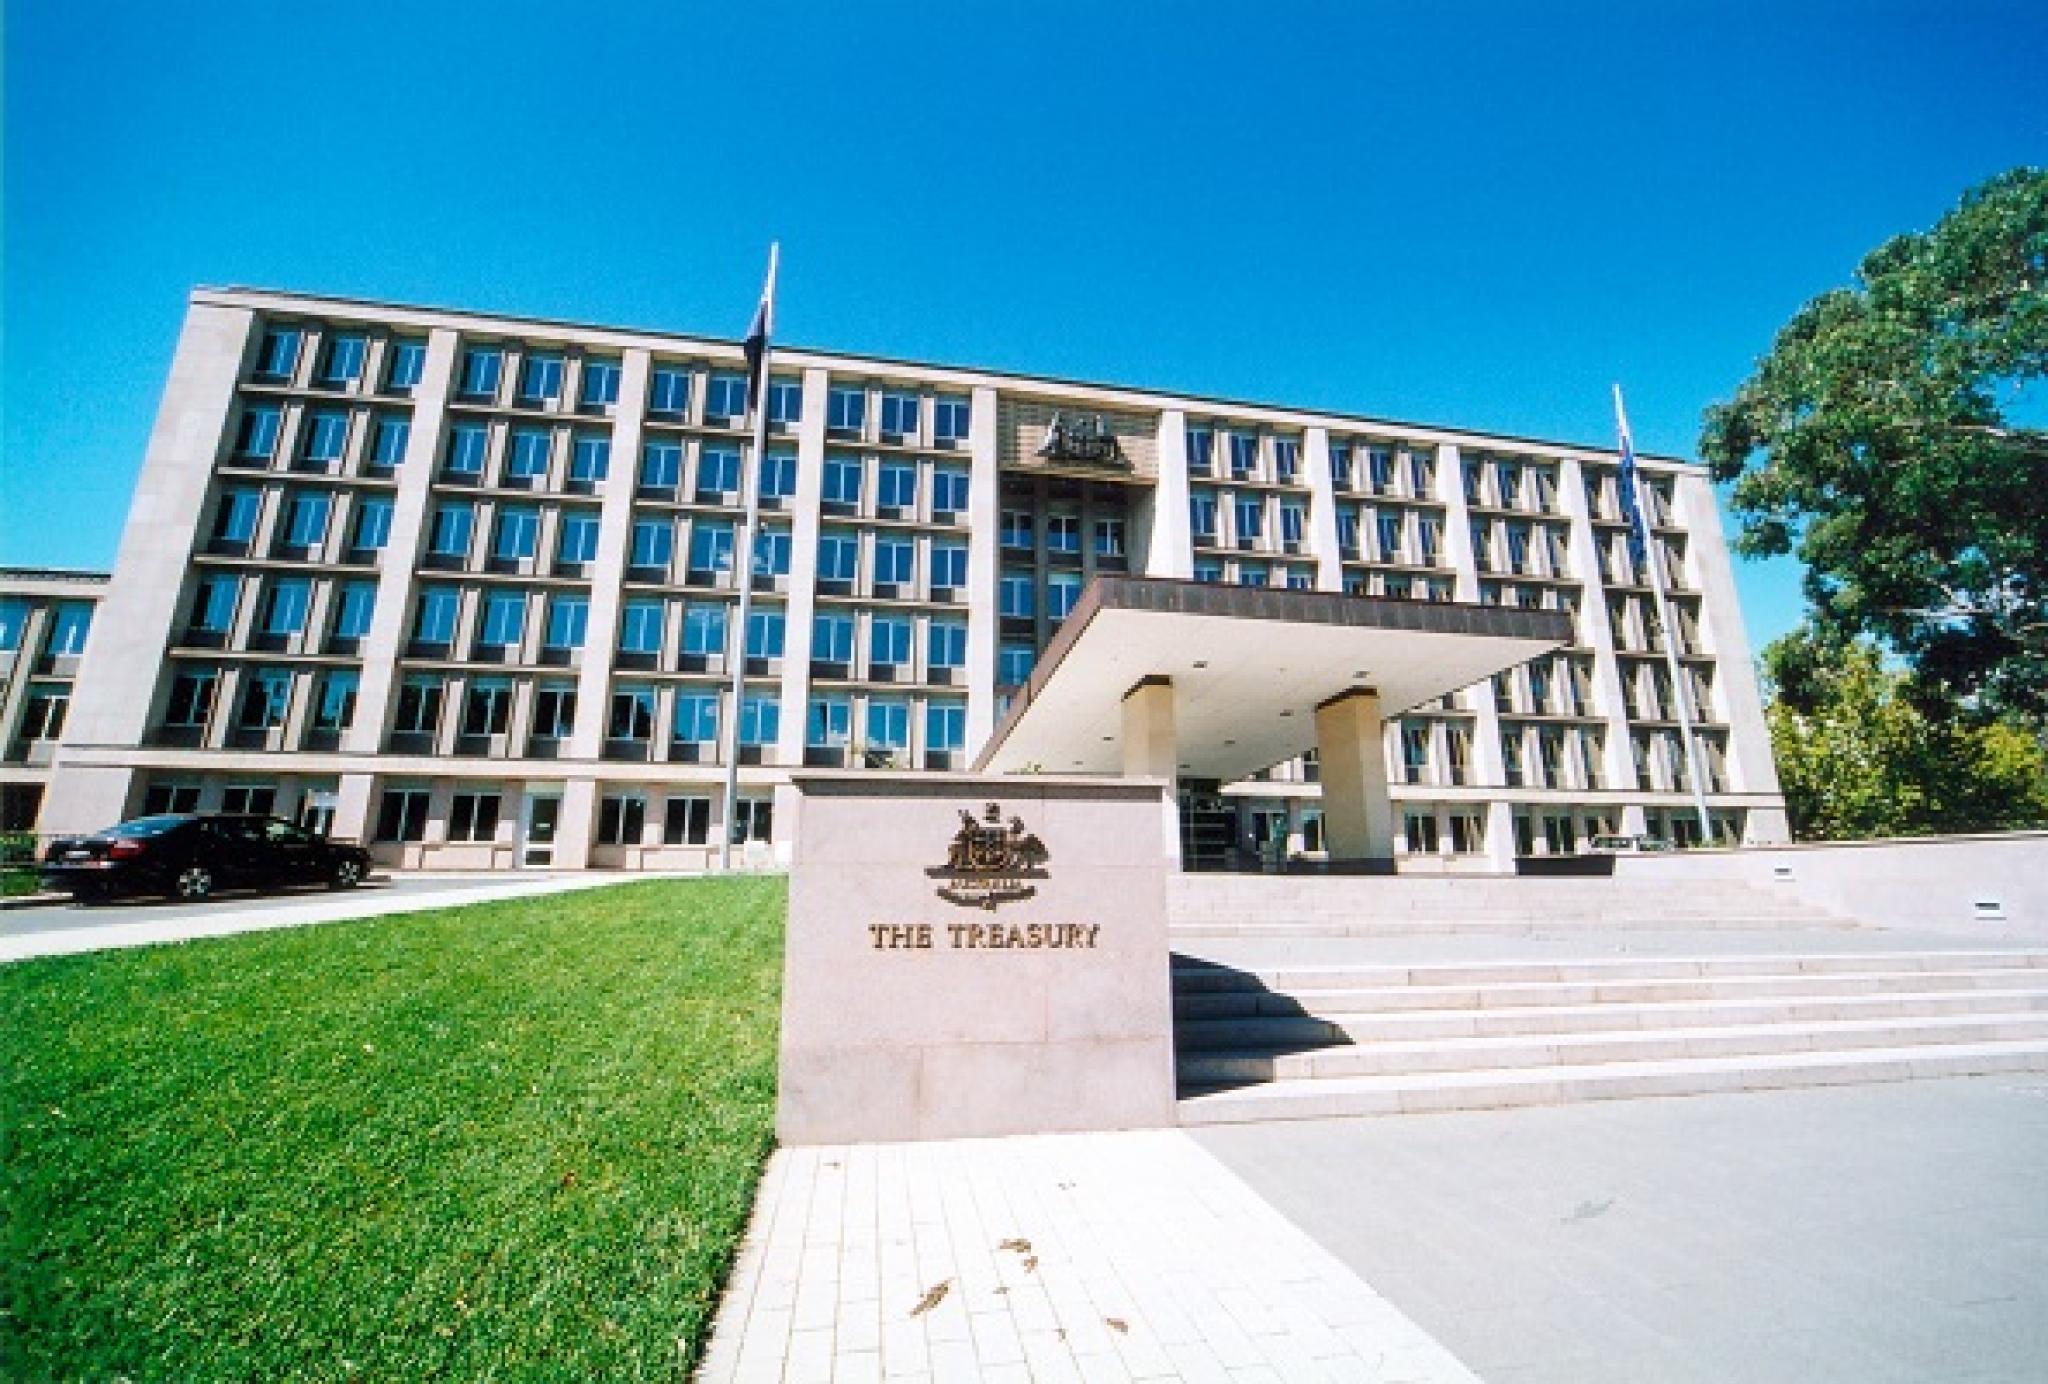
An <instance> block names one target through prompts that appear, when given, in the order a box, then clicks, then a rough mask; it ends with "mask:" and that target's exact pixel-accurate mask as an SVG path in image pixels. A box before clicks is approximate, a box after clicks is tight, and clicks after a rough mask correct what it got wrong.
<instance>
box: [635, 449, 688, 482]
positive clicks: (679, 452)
mask: <svg viewBox="0 0 2048 1384" xmlns="http://www.w3.org/2000/svg"><path fill="white" fill-rule="evenodd" d="M682 475H683V448H682V444H680V443H676V442H649V443H647V444H645V445H644V446H642V447H641V449H640V484H641V485H642V486H644V487H646V488H647V489H649V490H674V489H675V488H676V486H677V485H678V484H679V483H680V482H681V480H682Z"/></svg>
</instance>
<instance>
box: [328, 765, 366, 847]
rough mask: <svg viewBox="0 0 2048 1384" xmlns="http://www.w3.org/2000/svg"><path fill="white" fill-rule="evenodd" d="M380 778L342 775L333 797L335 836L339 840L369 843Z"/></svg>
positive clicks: (362, 775) (333, 830)
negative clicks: (378, 779)
mask: <svg viewBox="0 0 2048 1384" xmlns="http://www.w3.org/2000/svg"><path fill="white" fill-rule="evenodd" d="M376 789H377V776H376V775H375V774H343V775H342V776H341V782H340V783H339V784H338V785H337V786H336V790H335V794H334V826H333V829H332V834H333V835H334V836H335V837H336V838H337V839H340V840H344V841H358V842H361V843H363V844H365V845H367V844H369V840H370V831H371V828H372V827H373V826H374V825H375V820H376V819H375V817H374V816H373V814H374V813H375V812H376V811H377V792H376Z"/></svg>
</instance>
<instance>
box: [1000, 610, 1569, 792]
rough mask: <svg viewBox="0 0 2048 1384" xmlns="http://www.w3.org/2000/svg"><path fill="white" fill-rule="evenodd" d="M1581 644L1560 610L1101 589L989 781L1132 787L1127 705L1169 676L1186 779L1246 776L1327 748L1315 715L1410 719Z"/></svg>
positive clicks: (1013, 718) (1074, 621)
mask: <svg viewBox="0 0 2048 1384" xmlns="http://www.w3.org/2000/svg"><path fill="white" fill-rule="evenodd" d="M1571 641H1572V621H1571V617H1570V616H1569V615H1566V614H1565V613H1564V612H1563V611H1556V610H1520V609H1510V608H1505V607H1500V606H1480V605H1465V604H1456V603H1449V602H1428V601H1411V600H1388V599H1383V598H1380V597H1367V596H1344V595H1338V594H1336V593H1333V592H1321V591H1289V590H1276V589H1274V588H1271V587H1243V586H1223V585H1219V584H1215V583H1208V582H1191V581H1176V580H1168V579H1164V578H1158V577H1110V576H1104V577H1097V578H1096V579H1095V580H1094V581H1093V582H1092V583H1090V584H1089V587H1088V589H1087V590H1086V591H1085V592H1083V593H1082V595H1081V599H1080V601H1079V602H1078V603H1077V604H1076V605H1075V607H1074V609H1073V611H1072V612H1071V613H1069V614H1068V616H1067V618H1066V620H1065V622H1064V623H1063V624H1061V626H1060V629H1059V633H1058V634H1057V635H1055V636H1054V638H1053V641H1052V643H1051V644H1050V645H1049V646H1048V647H1047V649H1046V651H1045V655H1044V656H1043V657H1042V658H1040V659H1039V661H1038V666H1037V668H1036V669H1035V670H1033V672H1032V675H1031V681H1030V684H1029V685H1028V686H1027V687H1025V688H1024V689H1023V690H1022V691H1020V692H1019V693H1018V694H1017V699H1016V701H1015V702H1014V703H1012V705H1011V707H1010V711H1009V714H1008V715H1007V716H1005V717H1004V718H1003V721H1002V723H1001V724H1000V725H998V726H997V727H996V731H995V734H994V735H993V736H991V737H990V738H989V742H988V746H987V748H985V749H984V750H983V751H982V752H981V756H980V758H979V759H978V760H977V761H976V763H975V766H974V767H975V768H976V769H978V770H985V771H989V772H995V773H1012V772H1016V771H1018V770H1020V769H1025V768H1028V767H1034V766H1035V767H1037V768H1039V769H1042V770H1044V771H1045V772H1047V773H1074V772H1081V773H1110V774H1113V773H1117V772H1119V771H1120V770H1121V768H1122V765H1123V749H1122V744H1121V742H1122V738H1123V699H1124V695H1125V693H1127V692H1129V691H1130V690H1131V688H1133V687H1134V686H1136V685H1137V684H1138V683H1139V682H1140V681H1141V680H1143V679H1145V678H1151V677H1162V676H1163V677H1166V678H1169V679H1171V680H1172V682H1173V687H1174V715H1175V721H1176V730H1177V739H1178V741H1179V747H1180V755H1179V758H1180V772H1181V773H1182V774H1184V775H1187V776H1188V777H1191V778H1206V779H1222V780H1226V781H1227V780H1231V779H1238V778H1243V777H1244V776H1245V775H1247V774H1252V773H1256V772H1257V771H1258V770H1260V769H1264V768H1268V767H1269V766H1271V765H1274V764H1277V763H1279V762H1280V761H1281V760H1284V759H1289V758H1291V757H1293V756H1294V755H1298V754H1300V753H1302V752H1303V751H1304V750H1310V749H1314V748H1315V744H1316V726H1315V709H1316V707H1317V706H1318V705H1319V704H1321V703H1322V702H1325V701H1328V700H1329V699H1330V698H1332V697H1335V696H1339V695H1341V694H1342V693H1344V692H1345V691H1347V690H1349V689H1351V688H1356V687H1370V688H1373V689H1375V690H1376V691H1377V692H1378V693H1379V696H1380V708H1381V712H1382V714H1384V715H1387V716H1396V715H1399V714H1400V713H1402V712H1404V711H1407V710H1410V709H1412V708H1414V707H1417V706H1420V705H1422V704H1423V703H1424V702H1428V701H1431V700H1433V699H1435V698H1437V697H1441V696H1442V695H1444V694H1445V693H1446V692H1451V691H1455V690H1456V689H1458V688H1460V687H1465V686H1469V685H1470V684H1472V683H1475V682H1477V681H1479V680H1480V679H1481V678H1485V677H1489V676H1491V675H1492V674H1494V673H1497V672H1499V671H1501V670H1502V669H1504V668H1512V667H1514V666H1515V665H1516V664H1518V663H1525V662H1527V661H1528V660H1529V659H1532V658H1535V657H1537V656H1538V655H1541V654H1545V653H1548V652H1550V651H1551V650H1553V649H1556V648H1560V647H1562V646H1564V645H1567V644H1569V643H1571Z"/></svg>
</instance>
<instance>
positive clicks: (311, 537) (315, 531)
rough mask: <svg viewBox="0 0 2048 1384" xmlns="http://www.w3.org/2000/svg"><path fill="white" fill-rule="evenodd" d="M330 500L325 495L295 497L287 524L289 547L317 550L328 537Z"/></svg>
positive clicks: (286, 531) (287, 543)
mask: <svg viewBox="0 0 2048 1384" xmlns="http://www.w3.org/2000/svg"><path fill="white" fill-rule="evenodd" d="M330 503H331V502H330V500H329V499H328V497H327V496H326V495H324V494H311V495H294V496H293V497H292V507H291V511H290V514H289V516H288V518H287V520H286V523H285V538H284V541H285V543H286V545H287V546H289V547H293V548H317V547H319V546H320V543H321V541H322V540H323V539H325V538H326V537H327V512H328V508H329V505H330Z"/></svg>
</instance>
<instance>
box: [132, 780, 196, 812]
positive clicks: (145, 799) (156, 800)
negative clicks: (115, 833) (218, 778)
mask: <svg viewBox="0 0 2048 1384" xmlns="http://www.w3.org/2000/svg"><path fill="white" fill-rule="evenodd" d="M198 810H199V785H198V784H196V783H152V784H151V785H149V787H148V788H147V789H145V790H144V791H143V794H142V815H143V816H145V817H156V816H160V815H162V814H164V813H166V812H197V811H198Z"/></svg>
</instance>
